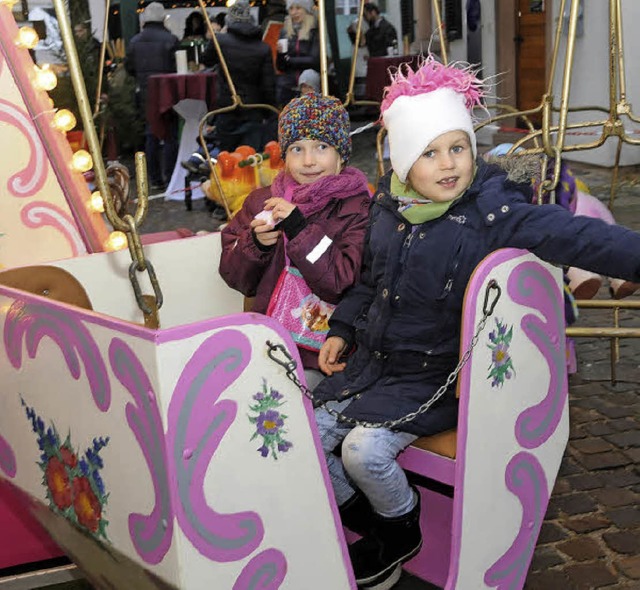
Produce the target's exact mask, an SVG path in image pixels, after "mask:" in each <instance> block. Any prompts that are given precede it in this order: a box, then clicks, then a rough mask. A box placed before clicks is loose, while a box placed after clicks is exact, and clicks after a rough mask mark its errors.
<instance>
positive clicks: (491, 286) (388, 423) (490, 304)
mask: <svg viewBox="0 0 640 590" xmlns="http://www.w3.org/2000/svg"><path fill="white" fill-rule="evenodd" d="M491 291H495V297H494V298H493V299H492V300H491V301H489V296H490V293H491ZM501 295H502V289H501V288H500V286H499V285H498V283H497V281H495V280H494V279H491V280H490V281H489V282H488V283H487V287H486V290H485V294H484V303H483V306H482V318H481V319H480V321H479V322H478V327H477V328H476V331H475V334H474V335H473V338H471V342H470V344H469V348H467V350H466V351H465V352H464V354H463V355H462V356H461V357H460V360H459V361H458V364H457V365H456V367H455V369H453V371H452V372H451V373H450V374H449V376H448V377H447V379H446V381H445V382H444V384H443V385H441V386H440V388H439V389H438V390H437V391H436V392H435V393H434V394H433V396H431V398H430V399H429V400H427V401H426V402H425V403H424V404H422V405H421V406H420V407H419V408H418V409H417V410H416V411H415V412H410V413H409V414H407V415H406V416H403V417H402V418H397V419H396V420H385V421H384V422H367V421H366V420H356V419H355V418H349V417H348V416H345V415H344V414H341V413H340V412H337V411H336V410H332V409H331V408H329V407H328V406H327V402H319V403H320V405H321V406H323V407H324V409H325V410H326V411H327V412H329V414H331V415H332V416H333V417H334V418H337V419H338V420H340V421H341V422H346V423H347V424H351V425H353V426H364V427H365V428H387V429H393V428H396V427H398V426H400V425H402V424H406V423H407V422H411V421H412V420H414V419H415V418H417V417H418V416H420V415H421V414H424V413H425V412H427V411H428V410H429V408H431V406H433V404H435V403H436V402H437V401H438V400H439V399H440V398H441V397H442V396H443V395H444V394H445V392H446V391H447V389H448V387H449V386H450V385H451V384H452V383H453V382H454V381H455V380H456V379H457V377H458V373H460V371H461V370H462V368H463V367H464V366H465V365H466V364H467V362H468V361H469V358H471V353H472V352H473V349H474V348H475V346H476V345H477V344H478V339H479V338H480V334H481V333H482V331H483V330H484V328H485V326H486V324H487V320H488V319H489V317H490V316H491V315H492V314H493V312H494V310H495V307H496V304H497V303H498V300H499V299H500V296H501ZM267 346H268V347H269V349H268V351H267V355H268V356H269V358H270V359H271V360H272V361H274V362H275V363H277V364H278V365H280V366H281V367H284V368H285V370H286V374H287V377H288V378H289V380H291V381H292V382H293V383H294V384H295V385H296V387H298V389H300V391H301V392H302V393H303V394H304V395H305V396H306V397H308V398H309V399H310V400H311V401H312V402H316V403H318V400H316V399H315V398H314V396H313V393H312V392H311V390H310V389H309V388H308V387H307V386H306V385H303V384H302V383H301V382H300V379H298V376H297V374H296V368H297V366H298V363H297V362H296V361H295V360H293V358H292V357H291V355H290V354H289V353H288V351H287V349H286V347H285V346H284V344H273V343H272V342H270V341H269V340H267ZM276 352H280V353H281V354H282V355H283V356H284V357H285V360H281V359H279V358H277V357H276V356H275V353H276Z"/></svg>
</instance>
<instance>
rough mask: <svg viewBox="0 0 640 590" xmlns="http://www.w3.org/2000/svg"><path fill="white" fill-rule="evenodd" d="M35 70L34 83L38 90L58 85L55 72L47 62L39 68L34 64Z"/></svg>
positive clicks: (50, 88)
mask: <svg viewBox="0 0 640 590" xmlns="http://www.w3.org/2000/svg"><path fill="white" fill-rule="evenodd" d="M34 68H35V71H36V80H35V85H36V86H37V87H38V88H40V90H47V91H49V90H53V89H54V88H55V87H56V86H57V85H58V78H57V76H56V73H55V72H54V71H53V70H52V69H51V67H50V66H49V64H43V65H42V67H41V68H39V67H38V66H34Z"/></svg>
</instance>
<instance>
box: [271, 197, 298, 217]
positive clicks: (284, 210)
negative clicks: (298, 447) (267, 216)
mask: <svg viewBox="0 0 640 590" xmlns="http://www.w3.org/2000/svg"><path fill="white" fill-rule="evenodd" d="M264 208H265V210H266V211H271V214H272V215H273V220H274V221H275V222H276V223H279V222H280V221H282V220H283V219H286V218H287V217H289V215H291V212H292V211H293V210H294V209H295V208H296V206H295V205H294V204H293V203H289V201H287V200H286V199H283V198H281V197H272V198H270V199H267V200H266V201H265V202H264Z"/></svg>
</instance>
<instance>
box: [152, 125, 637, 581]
mask: <svg viewBox="0 0 640 590" xmlns="http://www.w3.org/2000/svg"><path fill="white" fill-rule="evenodd" d="M352 164H353V165H355V166H357V167H359V168H361V169H362V170H363V171H365V172H366V173H367V175H368V176H369V178H370V180H371V182H374V180H375V134H374V133H373V132H365V133H363V134H361V135H358V136H355V137H354V156H353V159H352ZM572 168H573V170H574V172H575V173H576V174H577V175H578V176H579V177H580V178H581V179H582V180H584V181H585V182H586V183H587V184H588V185H589V187H590V189H591V192H592V193H593V194H594V195H595V196H597V197H598V198H600V199H602V200H604V201H607V200H608V197H609V187H610V183H611V170H609V169H606V168H598V167H594V166H586V165H579V164H575V165H572ZM614 214H615V216H616V219H617V221H618V222H619V223H621V224H623V225H626V226H628V227H631V228H633V229H635V230H640V167H626V168H623V169H621V174H620V186H619V189H618V196H617V199H616V203H615V207H614ZM217 225H218V222H215V221H213V220H212V219H211V218H210V217H209V215H208V213H207V212H206V209H205V207H204V204H203V203H202V202H201V201H200V202H198V201H196V202H195V203H194V207H193V211H186V209H185V207H184V204H183V203H181V202H176V201H164V200H162V199H156V200H154V201H152V203H151V206H150V212H149V216H148V218H147V220H146V221H145V225H144V228H143V231H145V232H155V231H164V230H167V229H173V228H176V227H187V228H190V229H192V230H194V231H197V230H209V231H212V230H215V229H216V227H217ZM598 297H599V298H602V299H607V298H608V290H607V288H605V287H603V288H602V289H601V291H600V293H599V295H598ZM632 299H635V300H638V299H639V297H638V295H635V296H634V297H633V298H632ZM611 316H612V312H611V311H608V310H605V311H595V310H585V311H583V313H582V317H581V318H580V320H579V322H578V325H584V326H586V325H591V326H602V325H611ZM621 325H622V326H627V327H631V326H635V327H640V311H636V312H633V313H631V312H628V313H623V314H621ZM576 344H577V356H578V372H577V374H575V375H572V376H571V377H570V400H571V402H570V403H571V410H570V415H571V438H570V441H569V445H568V448H567V451H566V454H565V458H564V461H563V464H562V468H561V470H560V475H559V478H558V480H557V482H556V486H555V488H554V492H553V496H552V498H551V502H550V505H549V509H548V511H547V515H546V519H545V522H544V524H543V527H542V531H541V534H540V538H539V541H538V545H537V548H536V551H535V555H534V559H533V562H532V564H531V568H530V572H529V576H528V580H527V583H526V586H525V588H526V590H565V589H566V590H588V589H595V588H606V589H607V590H618V589H623V588H624V589H631V588H635V589H640V507H639V505H640V466H639V465H640V395H639V394H640V340H638V339H634V340H626V341H622V342H621V346H620V361H619V363H618V365H617V367H616V371H617V377H618V381H617V383H616V384H615V385H613V384H612V383H611V382H610V375H611V369H610V347H609V342H608V341H607V340H604V339H581V340H578V341H577V343H576ZM488 534H489V533H488ZM430 588H434V587H433V586H431V585H429V584H426V583H424V582H421V581H419V580H417V579H415V578H413V577H411V576H409V575H404V576H403V578H402V580H401V582H400V583H399V585H398V586H397V590H427V589H430ZM463 590H464V589H463Z"/></svg>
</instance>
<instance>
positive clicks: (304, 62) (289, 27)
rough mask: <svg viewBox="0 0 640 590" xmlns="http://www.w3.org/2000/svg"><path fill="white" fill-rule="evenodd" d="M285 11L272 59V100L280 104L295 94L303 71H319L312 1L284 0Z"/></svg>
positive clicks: (316, 33) (316, 30) (318, 39)
mask: <svg viewBox="0 0 640 590" xmlns="http://www.w3.org/2000/svg"><path fill="white" fill-rule="evenodd" d="M287 12H288V14H287V16H286V17H285V19H284V25H283V27H282V30H281V31H280V39H279V40H278V55H277V58H276V68H277V70H278V71H279V74H278V78H277V79H276V99H277V102H278V106H280V107H283V106H284V105H285V104H287V103H288V102H289V101H290V100H291V99H292V98H294V97H295V96H296V95H297V93H298V87H299V78H300V74H301V73H302V72H303V71H304V70H307V69H312V70H316V71H320V37H319V33H318V23H317V20H316V17H315V14H314V3H313V0H287Z"/></svg>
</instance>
